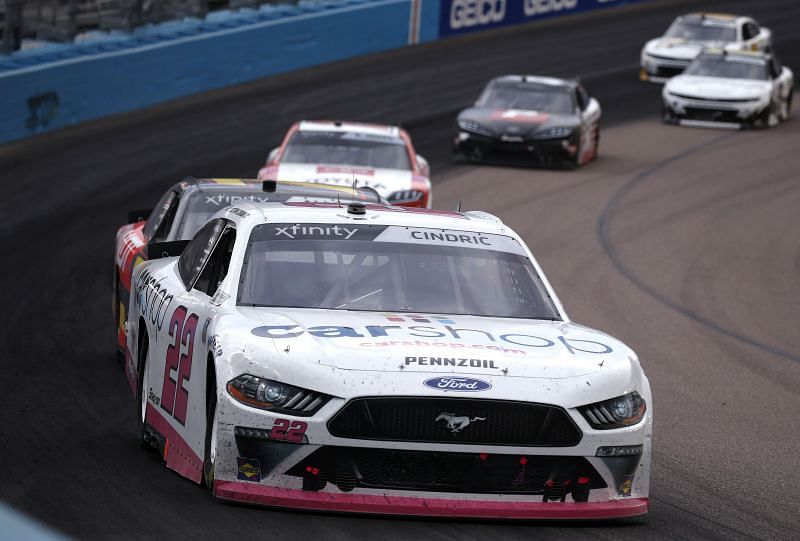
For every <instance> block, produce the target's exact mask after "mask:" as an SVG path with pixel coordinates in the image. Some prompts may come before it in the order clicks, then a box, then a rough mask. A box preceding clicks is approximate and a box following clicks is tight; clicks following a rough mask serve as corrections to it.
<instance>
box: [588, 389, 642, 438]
mask: <svg viewBox="0 0 800 541" xmlns="http://www.w3.org/2000/svg"><path fill="white" fill-rule="evenodd" d="M579 410H580V412H581V414H582V415H583V417H584V418H585V419H586V421H587V422H588V423H589V424H590V425H591V426H592V428H595V429H598V430H611V429H614V428H624V427H626V426H632V425H635V424H637V423H638V422H640V421H641V420H642V419H643V418H644V414H645V412H646V411H647V405H646V404H645V401H644V398H642V397H641V396H640V395H639V393H637V392H636V391H634V392H632V393H628V394H626V395H622V396H618V397H615V398H611V399H609V400H604V401H602V402H596V403H594V404H589V405H587V406H582V407H581V408H579Z"/></svg>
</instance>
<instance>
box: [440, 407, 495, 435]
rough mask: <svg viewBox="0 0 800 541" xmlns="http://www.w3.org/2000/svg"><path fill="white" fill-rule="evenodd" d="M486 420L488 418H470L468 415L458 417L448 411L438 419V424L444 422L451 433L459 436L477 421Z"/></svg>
mask: <svg viewBox="0 0 800 541" xmlns="http://www.w3.org/2000/svg"><path fill="white" fill-rule="evenodd" d="M485 420H486V417H469V416H467V415H457V414H455V413H450V412H447V411H443V412H442V413H440V414H439V416H438V417H436V422H439V421H444V422H445V423H447V428H449V429H450V432H451V433H453V434H458V433H459V432H461V431H462V430H464V429H465V428H467V427H468V426H469V425H471V424H472V423H474V422H476V421H485Z"/></svg>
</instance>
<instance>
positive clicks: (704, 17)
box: [639, 13, 772, 83]
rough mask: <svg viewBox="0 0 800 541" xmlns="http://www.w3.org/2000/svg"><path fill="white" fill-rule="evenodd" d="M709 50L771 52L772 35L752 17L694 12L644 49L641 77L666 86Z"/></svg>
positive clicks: (674, 24)
mask: <svg viewBox="0 0 800 541" xmlns="http://www.w3.org/2000/svg"><path fill="white" fill-rule="evenodd" d="M705 47H720V48H725V49H728V50H733V51H769V50H770V48H771V47H772V32H771V31H770V30H769V29H768V28H764V27H763V26H759V24H758V23H757V22H756V21H755V20H753V19H752V18H750V17H740V16H737V15H723V14H718V13H691V14H689V15H683V16H681V17H678V18H677V19H675V21H674V22H673V23H672V25H670V27H669V29H667V32H666V33H665V34H664V35H663V36H662V37H660V38H656V39H653V40H650V41H648V42H647V43H646V44H645V46H644V47H643V48H642V54H641V69H640V70H639V78H640V79H641V80H643V81H652V82H659V83H663V82H664V81H666V80H667V79H669V78H670V77H672V76H674V75H678V74H679V73H681V72H682V71H683V70H684V69H686V67H687V66H688V65H689V64H690V63H691V61H692V60H694V59H695V58H696V57H697V55H699V54H700V52H701V51H702V50H703V49H704V48H705Z"/></svg>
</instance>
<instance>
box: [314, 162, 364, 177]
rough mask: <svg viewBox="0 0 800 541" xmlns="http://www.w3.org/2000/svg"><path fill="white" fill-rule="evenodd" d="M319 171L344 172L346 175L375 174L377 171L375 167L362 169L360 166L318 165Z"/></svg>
mask: <svg viewBox="0 0 800 541" xmlns="http://www.w3.org/2000/svg"><path fill="white" fill-rule="evenodd" d="M317 173H342V174H345V175H359V176H361V175H366V176H370V177H373V176H375V171H374V170H373V169H362V168H358V167H336V166H331V165H318V166H317Z"/></svg>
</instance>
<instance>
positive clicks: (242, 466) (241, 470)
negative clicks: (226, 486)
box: [236, 456, 261, 483]
mask: <svg viewBox="0 0 800 541" xmlns="http://www.w3.org/2000/svg"><path fill="white" fill-rule="evenodd" d="M236 465H237V466H238V468H237V472H238V473H237V475H236V477H237V478H238V479H240V480H242V481H252V482H254V483H258V482H259V481H261V463H260V462H259V461H258V460H256V459H255V458H244V457H241V456H238V457H236Z"/></svg>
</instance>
